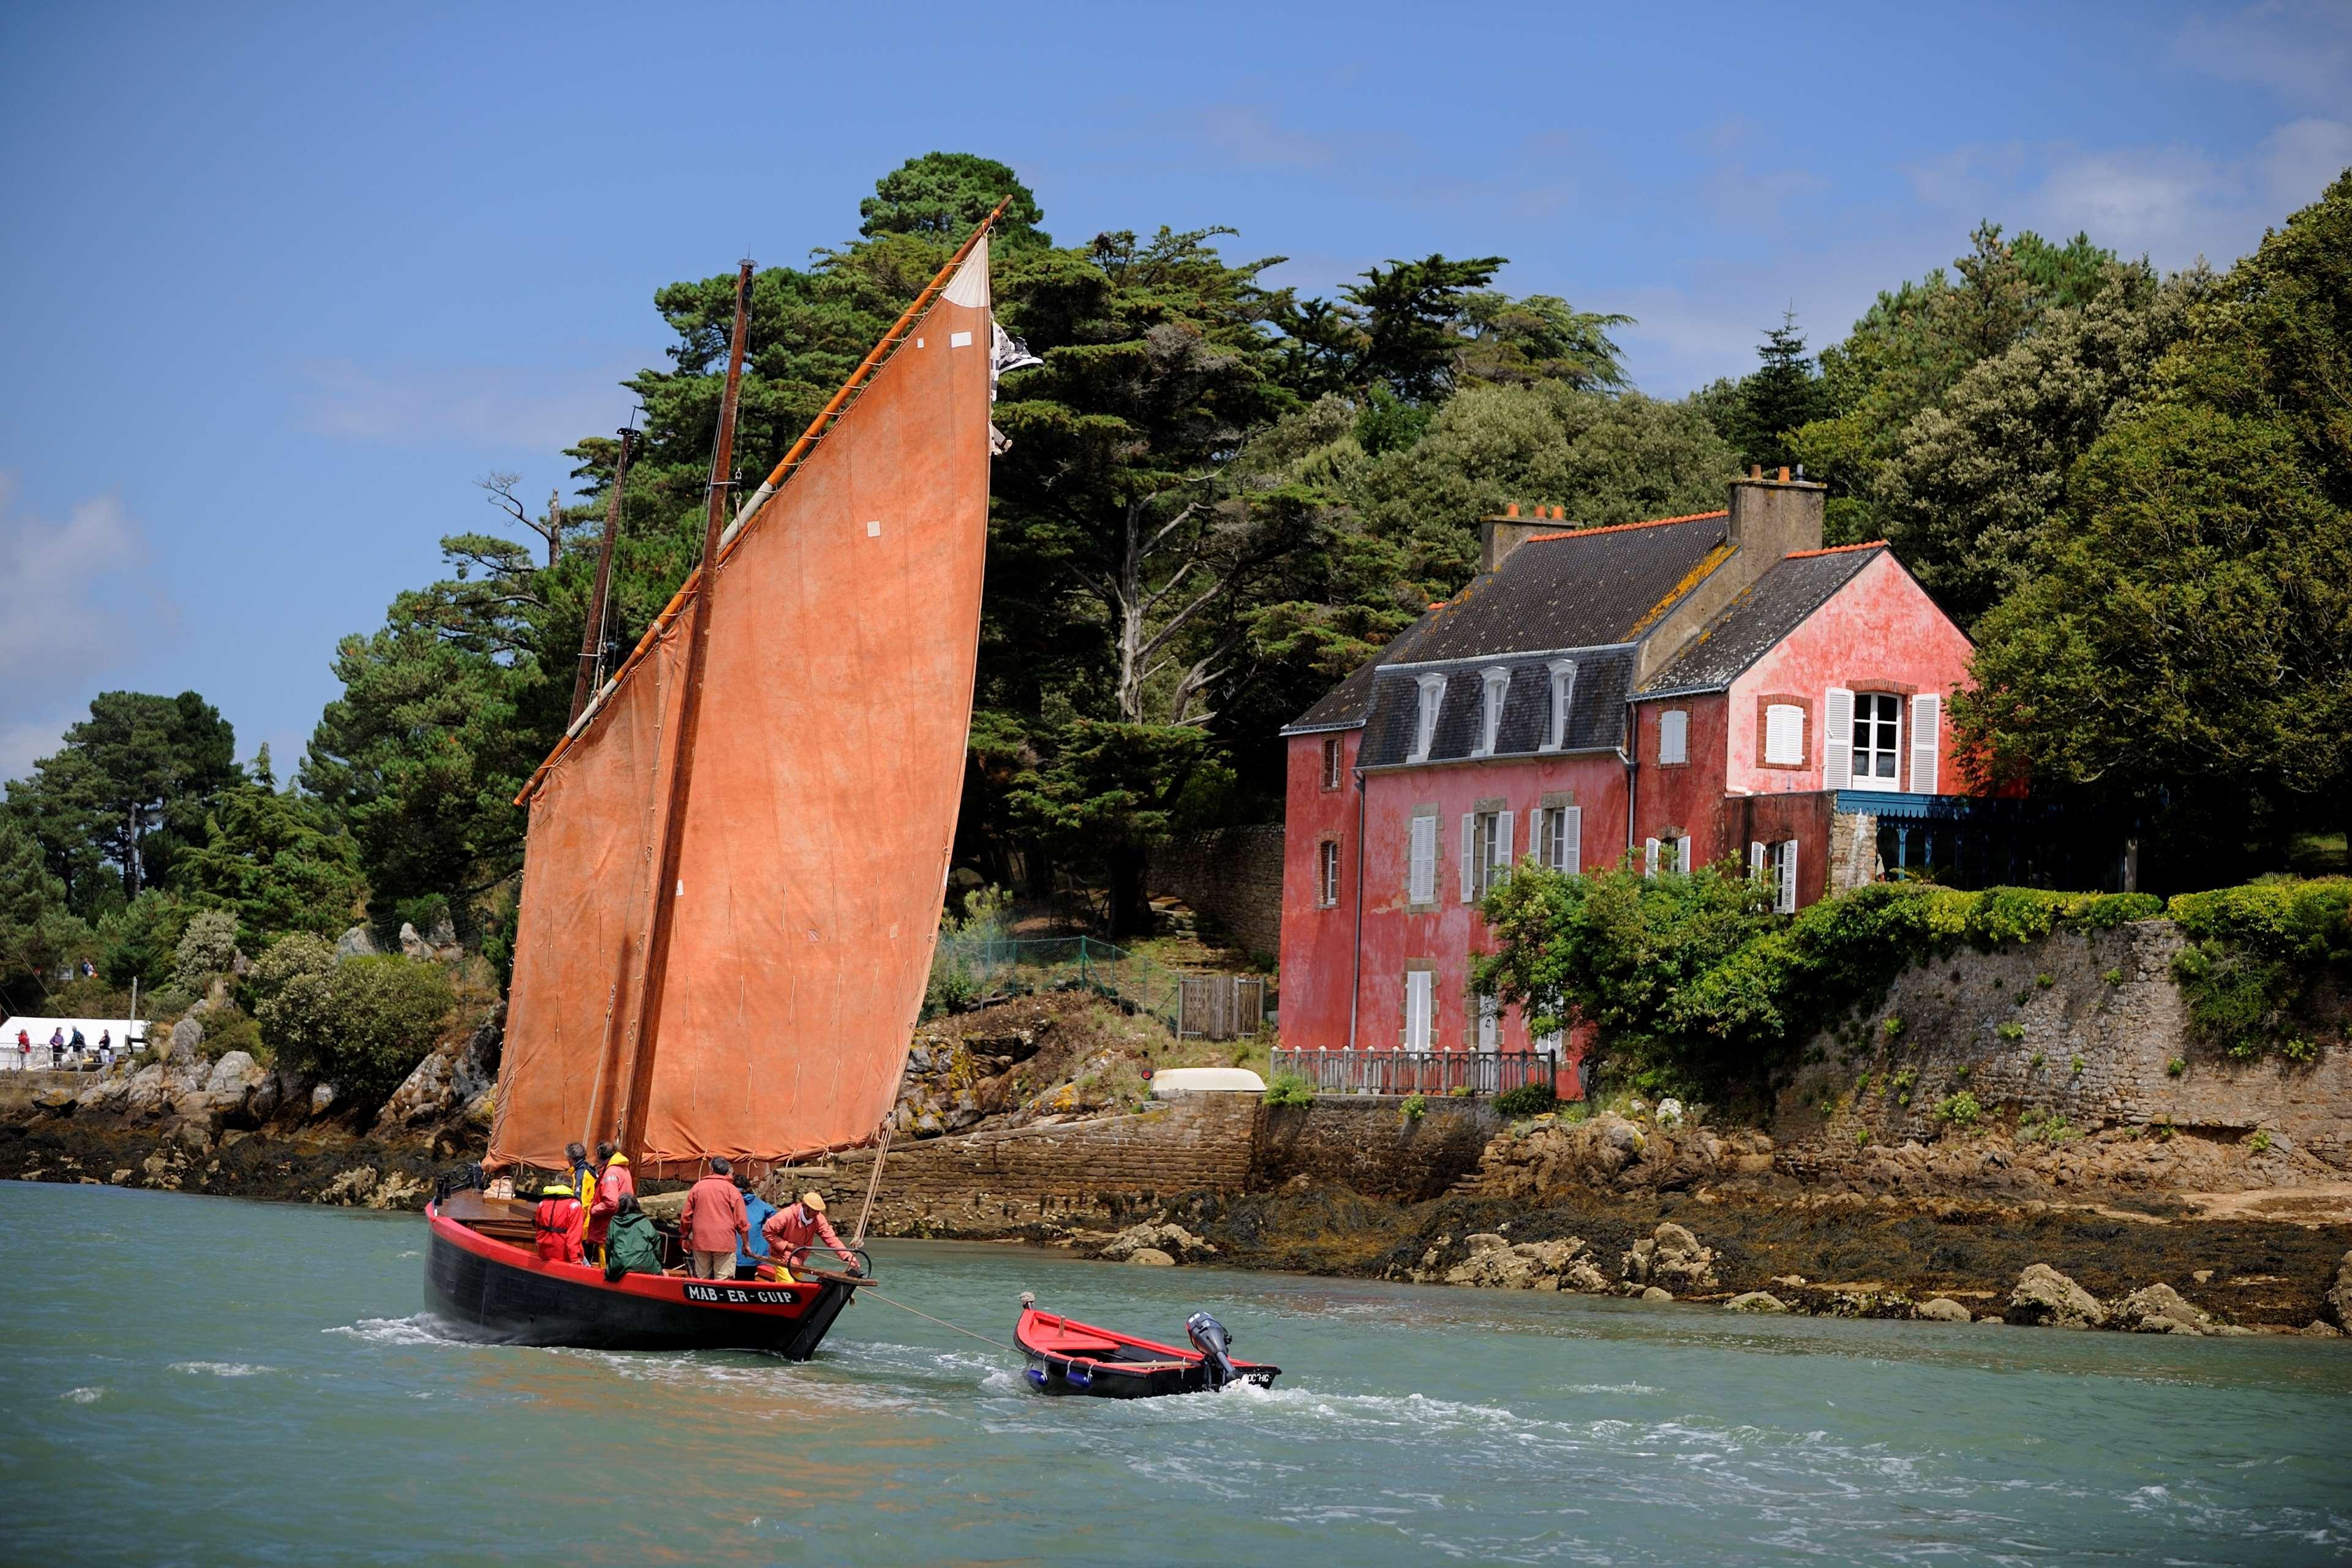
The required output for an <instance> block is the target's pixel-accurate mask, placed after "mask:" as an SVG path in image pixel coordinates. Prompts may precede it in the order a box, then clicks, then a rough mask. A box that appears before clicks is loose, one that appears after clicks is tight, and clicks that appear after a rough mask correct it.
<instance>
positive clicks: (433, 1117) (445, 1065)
mask: <svg viewBox="0 0 2352 1568" xmlns="http://www.w3.org/2000/svg"><path fill="white" fill-rule="evenodd" d="M505 1037H506V1009H505V1008H504V1007H503V1006H501V1007H499V1008H498V1009H497V1010H496V1011H494V1012H493V1013H491V1014H490V1016H488V1017H487V1018H485V1019H483V1020H482V1022H481V1023H480V1024H479V1025H478V1026H476V1027H475V1029H474V1031H473V1033H471V1034H470V1035H468V1036H467V1037H466V1038H464V1039H463V1040H461V1041H458V1042H457V1043H456V1044H454V1045H448V1046H444V1047H441V1048H440V1049H438V1050H436V1051H435V1052H433V1054H432V1055H430V1056H428V1057H426V1058H425V1059H424V1060H423V1061H421V1062H419V1063H417V1064H416V1069H415V1071H414V1072H411V1073H410V1074H409V1075H408V1078H407V1079H406V1081H404V1082H403V1083H402V1084H401V1086H400V1087H399V1088H398V1089H394V1090H393V1092H392V1098H391V1099H390V1100H385V1101H384V1103H383V1110H381V1111H379V1112H378V1113H377V1115H376V1119H375V1131H374V1134H373V1135H374V1136H375V1137H378V1138H395V1137H398V1136H400V1135H401V1134H402V1133H404V1132H409V1131H415V1130H417V1129H420V1128H427V1127H430V1126H432V1125H433V1124H435V1123H436V1122H445V1121H455V1120H459V1119H462V1120H463V1121H464V1123H465V1124H466V1127H467V1130H468V1131H477V1132H486V1131H488V1130H489V1124H490V1107H491V1100H492V1094H493V1091H494V1090H496V1089H497V1088H498V1081H499V1048H500V1046H501V1043H502V1042H503V1041H504V1039H505Z"/></svg>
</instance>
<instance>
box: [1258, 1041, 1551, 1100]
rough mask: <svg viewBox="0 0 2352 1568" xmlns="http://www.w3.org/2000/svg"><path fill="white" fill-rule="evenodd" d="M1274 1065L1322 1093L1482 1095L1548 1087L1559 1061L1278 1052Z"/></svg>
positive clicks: (1521, 1054) (1489, 1055) (1505, 1054)
mask: <svg viewBox="0 0 2352 1568" xmlns="http://www.w3.org/2000/svg"><path fill="white" fill-rule="evenodd" d="M1273 1065H1274V1070H1275V1071H1276V1072H1277V1073H1294V1074H1296V1075H1297V1076H1298V1077H1299V1078H1302V1079H1306V1080H1307V1087H1308V1088H1310V1089H1314V1090H1315V1091H1316V1092H1317V1093H1318V1094H1433V1095H1451V1094H1454V1093H1455V1092H1456V1091H1458V1090H1466V1091H1467V1092H1468V1093H1470V1094H1472V1095H1482V1094H1504V1093H1507V1092H1508V1091H1510V1090H1512V1089H1517V1088H1520V1087H1521V1086H1523V1085H1526V1084H1530V1083H1540V1084H1547V1085H1548V1084H1549V1083H1551V1081H1552V1079H1553V1075H1554V1074H1555V1073H1556V1072H1557V1071H1558V1070H1559V1058H1557V1057H1556V1056H1554V1055H1553V1054H1552V1053H1551V1052H1549V1051H1288V1050H1278V1051H1276V1052H1275V1053H1274V1064H1273Z"/></svg>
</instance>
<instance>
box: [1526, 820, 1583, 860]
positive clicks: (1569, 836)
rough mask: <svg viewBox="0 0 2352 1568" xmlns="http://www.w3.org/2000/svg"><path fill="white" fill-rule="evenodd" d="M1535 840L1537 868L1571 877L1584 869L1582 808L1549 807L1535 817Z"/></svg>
mask: <svg viewBox="0 0 2352 1568" xmlns="http://www.w3.org/2000/svg"><path fill="white" fill-rule="evenodd" d="M1533 837H1534V838H1535V854H1536V861H1537V863H1538V865H1541V866H1544V867H1546V868H1549V869H1551V870H1554V871H1565V872H1567V873H1568V874H1569V875H1570V876H1574V875H1575V874H1576V873H1577V872H1579V871H1581V870H1582V869H1583V868H1584V808H1583V807H1581V806H1575V805H1552V806H1546V807H1545V808H1544V809H1543V810H1541V811H1539V812H1538V813H1536V822H1535V829H1534V833H1533Z"/></svg>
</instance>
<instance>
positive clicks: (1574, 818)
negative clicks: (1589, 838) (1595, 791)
mask: <svg viewBox="0 0 2352 1568" xmlns="http://www.w3.org/2000/svg"><path fill="white" fill-rule="evenodd" d="M1559 868H1560V869H1561V870H1563V871H1566V872H1568V873H1570V875H1571V876H1573V875H1575V874H1577V873H1579V872H1581V871H1582V870H1583V869H1584V808H1583V807H1582V806H1580V805H1566V806H1562V807H1560V816H1559Z"/></svg>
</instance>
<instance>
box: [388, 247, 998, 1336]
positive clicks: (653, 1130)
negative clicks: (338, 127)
mask: <svg viewBox="0 0 2352 1568" xmlns="http://www.w3.org/2000/svg"><path fill="white" fill-rule="evenodd" d="M1002 211H1003V208H1002V207H1001V206H1000V207H999V209H998V212H999V213H1002ZM995 216H996V215H991V216H990V218H989V219H988V220H987V221H985V222H983V223H982V225H981V226H980V227H979V228H978V229H977V230H975V231H974V232H973V234H972V235H971V237H970V238H969V239H967V240H966V241H965V242H964V244H963V245H962V247H960V248H959V249H958V250H957V252H956V254H955V255H954V256H953V257H952V258H950V260H949V261H948V263H947V265H946V266H945V267H943V268H941V269H940V274H939V276H938V277H936V278H934V279H932V280H931V282H930V284H929V287H927V288H926V289H924V290H923V292H922V293H921V294H920V295H919V296H918V297H917V299H916V300H915V302H914V303H913V304H912V305H910V306H909V307H908V310H907V312H906V314H905V315H904V316H902V317H901V318H900V319H899V321H898V324H897V325H896V326H894V327H893V328H892V329H891V330H890V331H888V332H887V333H886V334H885V335H884V337H883V339H882V342H880V343H878V344H877V345H876V347H875V349H874V352H873V353H871V354H869V355H868V356H867V357H866V361H865V363H863V364H861V365H860V366H859V367H858V369H857V372H856V374H853V375H852V376H851V377H850V379H849V381H848V383H847V384H845V385H844V386H843V387H842V389H841V390H840V392H838V393H836V394H835V396H834V398H833V400H832V402H831V403H829V404H828V405H826V407H825V409H824V412H823V413H821V414H820V415H819V416H817V419H816V421H815V423H814V424H813V425H811V426H809V429H808V431H807V432H806V433H805V434H804V435H803V437H801V439H800V440H799V442H797V443H796V444H795V445H794V446H793V449H792V450H791V452H789V453H788V454H786V456H785V458H783V460H782V462H780V463H778V464H777V465H776V468H775V471H774V472H773V473H772V474H770V475H769V477H768V479H767V482H766V483H764V484H762V485H761V487H760V489H758V490H757V491H756V492H755V493H754V494H753V495H752V496H751V498H750V500H747V501H746V502H745V503H744V504H743V506H742V507H741V508H740V510H738V511H737V512H736V514H735V517H734V519H733V521H732V522H731V523H730V524H728V525H727V526H725V527H724V528H722V526H721V525H722V523H725V522H726V510H725V501H726V496H727V479H728V476H729V473H730V458H731V450H730V448H731V443H732V438H733V426H734V423H735V417H734V416H735V410H736V399H737V388H738V384H739V381H740V373H741V366H742V357H743V336H744V320H745V314H744V311H745V296H746V290H747V289H748V286H749V283H750V279H751V263H749V262H748V261H747V262H745V263H744V264H743V267H742V269H741V271H740V273H739V275H738V277H737V279H736V307H735V323H734V333H733V337H732V341H731V343H730V353H729V363H728V374H727V383H726V394H725V397H724V400H723V402H722V404H721V412H720V417H719V442H718V451H717V454H716V457H715V458H714V461H713V464H712V470H711V482H712V489H711V495H710V501H709V515H708V519H707V526H706V532H705V548H704V552H703V559H702V565H701V566H700V568H698V570H697V571H696V573H695V574H693V575H691V576H689V577H688V579H687V582H686V584H685V586H684V587H682V588H680V589H679V590H678V593H677V596H676V597H675V598H674V599H672V600H671V602H670V604H669V605H668V607H667V608H666V609H665V610H664V611H663V612H662V614H661V616H660V617H659V618H658V619H657V620H656V622H655V623H654V626H652V628H651V629H650V630H649V631H648V632H647V633H646V637H645V638H644V640H643V641H641V642H640V643H639V644H638V645H637V647H636V648H635V651H634V652H633V653H632V654H631V655H630V656H629V657H628V658H627V659H626V660H625V661H624V662H623V663H622V665H621V666H620V668H618V670H617V671H616V672H615V673H614V676H613V677H612V679H610V680H608V681H605V682H604V685H603V686H602V688H601V689H599V690H597V692H596V693H595V696H594V698H593V700H591V701H590V702H589V703H588V704H587V706H586V707H585V709H584V710H583V711H582V712H581V713H580V714H579V716H578V718H577V719H576V720H575V721H573V722H572V726H571V728H570V729H569V731H567V732H566V733H565V735H564V737H563V739H562V742H560V743H559V744H558V745H557V746H556V748H555V750H554V752H552V753H551V755H550V756H549V757H548V759H547V761H546V762H545V763H542V764H541V767H540V769H539V771H538V772H537V773H535V774H534V775H533V776H532V777H531V779H530V783H529V784H527V785H526V786H525V787H524V789H523V792H522V794H521V795H520V796H519V797H518V800H517V804H519V805H528V807H529V809H530V835H529V837H528V839H527V841H526V846H525V861H524V866H525V870H524V879H523V893H522V902H521V911H520V929H519V931H518V932H517V937H516V943H515V963H514V978H513V981H512V984H511V985H510V986H509V1002H508V1008H509V1011H508V1024H507V1035H506V1045H505V1054H504V1058H503V1063H502V1066H501V1068H500V1072H499V1088H498V1098H497V1102H496V1104H497V1110H496V1113H495V1119H494V1123H493V1126H492V1128H491V1132H490V1150H489V1157H488V1160H487V1161H486V1162H485V1164H486V1165H487V1166H488V1167H489V1168H490V1169H493V1170H496V1169H500V1168H504V1167H516V1166H522V1167H538V1168H541V1169H547V1170H560V1169H562V1167H563V1165H564V1163H565V1162H564V1158H563V1150H564V1145H565V1144H566V1143H568V1142H573V1141H575V1140H576V1141H578V1142H583V1143H588V1144H593V1143H594V1142H596V1141H597V1140H600V1139H611V1140H613V1141H614V1142H616V1143H618V1145H619V1146H620V1148H621V1149H622V1150H623V1151H624V1152H626V1153H627V1154H628V1155H629V1156H630V1158H631V1160H632V1161H633V1162H634V1164H635V1170H636V1172H637V1173H638V1175H639V1176H640V1177H641V1178H642V1177H645V1176H648V1175H691V1174H696V1173H700V1172H701V1171H703V1170H705V1169H707V1168H708V1167H707V1163H708V1162H709V1159H710V1158H711V1157H713V1156H718V1155H723V1156H725V1157H726V1158H727V1159H728V1160H729V1161H730V1162H731V1163H734V1164H735V1165H736V1166H737V1167H738V1168H739V1169H740V1168H744V1167H746V1166H748V1167H750V1168H751V1169H752V1170H754V1171H760V1170H765V1169H772V1167H774V1166H776V1165H778V1164H782V1163H790V1162H792V1161H795V1160H799V1159H803V1158H806V1157H809V1156H812V1155H815V1154H819V1153H823V1152H828V1151H834V1150H839V1149H844V1148H848V1147H854V1146H856V1145H858V1144H862V1143H865V1142H870V1141H871V1140H872V1139H874V1138H875V1137H876V1136H877V1134H878V1132H879V1131H880V1129H881V1126H882V1121H883V1118H884V1116H885V1115H886V1114H887V1111H888V1110H889V1109H890V1107H891V1104H892V1101H893V1100H894V1099H895V1096H896V1093H897V1086H898V1079H899V1075H900V1073H901V1072H902V1070H903V1069H904V1067H905V1063H906V1053H907V1047H908V1040H909V1038H910V1037H911V1034H912V1030H913V1026H914V1024H915V1021H916V1017H917V1015H918V1013H919V1009H920V1007H921V1004H922V994H923V987H924V983H925V977H926V975H927V973H928V972H929V964H930V957H931V947H932V943H933V942H934V940H935V938H936V935H937V932H938V926H939V921H938V911H939V908H940V898H941V895H942V892H943V890H944V887H945V882H946V878H947V872H948V857H949V852H950V845H951V841H952V839H953V837H954V832H955V818H956V806H957V803H958V799H959V795H960V794H961V781H962V768H963V754H964V744H965V732H966V730H967V728H968V727H969V724H970V721H971V689H972V670H973V662H974V659H975V657H976V653H977V647H978V641H979V633H980V594H981V574H982V564H983V562H984V558H985V554H986V543H987V517H988V470H989V458H990V456H991V450H992V437H993V431H992V426H991V425H990V423H989V404H990V401H991V398H992V392H993V386H994V372H995V368H996V365H997V356H998V353H999V350H998V344H999V342H1000V341H1003V342H1008V343H1009V342H1010V340H1001V335H1000V334H999V333H998V332H997V331H996V330H995V327H994V323H993V321H992V315H991V311H990V299H989V273H988V230H989V227H990V226H991V225H992V223H993V222H994V221H995ZM1018 363H1034V361H1026V360H1023V361H1020V362H1018ZM609 540H610V530H609V529H608V531H607V548H608V549H609ZM604 575H605V574H604V573H603V572H600V574H599V587H600V594H601V589H602V584H603V582H604ZM595 618H596V617H595V616H593V615H592V620H591V625H592V627H593V625H594V624H595ZM427 1214H428V1215H429V1218H430V1223H431V1227H432V1238H431V1246H430V1250H429V1254H428V1256H427V1258H426V1262H425V1294H426V1298H427V1300H428V1301H429V1303H430V1305H431V1306H432V1307H433V1308H435V1309H436V1310H437V1311H439V1312H441V1313H443V1314H445V1315H446V1316H449V1317H452V1318H456V1319H457V1320H460V1321H463V1322H465V1323H467V1324H470V1325H472V1326H473V1327H474V1328H475V1329H477V1330H479V1331H488V1333H489V1334H490V1335H491V1336H493V1337H496V1338H499V1339H502V1340H508V1341H512V1342H526V1343H540V1344H591V1345H604V1346H639V1347H674V1346H689V1345H740V1346H753V1347H758V1348H764V1349H772V1350H776V1351H780V1352H783V1353H784V1354H787V1355H790V1356H793V1357H805V1356H807V1355H809V1354H810V1353H811V1352H814V1350H815V1348H816V1345H817V1342H819V1341H820V1340H821V1339H823V1337H824V1333H825V1331H826V1330H827V1329H828V1328H830V1327H831V1326H832V1323H833V1321H834V1319H835V1316H837V1315H838V1314H839V1312H840V1311H841V1310H842V1308H843V1307H844V1306H845V1305H846V1304H847V1302H848V1300H849V1299H850V1297H851V1295H852V1294H853V1292H854V1291H855V1290H856V1289H857V1287H858V1286H859V1285H860V1284H862V1283H863V1282H864V1279H863V1277H862V1276H858V1275H852V1274H831V1273H823V1272H819V1271H814V1270H810V1269H807V1268H801V1269H799V1270H798V1272H799V1274H800V1276H801V1278H800V1279H797V1280H793V1281H787V1282H780V1283H776V1284H766V1283H751V1282H737V1283H712V1282H709V1281H702V1280H690V1279H683V1278H680V1277H677V1276H675V1275H659V1276H656V1275H650V1274H630V1275H625V1276H623V1277H622V1278H621V1279H618V1280H616V1281H612V1282H608V1281H607V1280H606V1279H605V1278H604V1273H603V1271H602V1270H601V1269H597V1268H586V1267H583V1266H580V1265H575V1264H569V1263H562V1262H550V1261H546V1260H543V1259H541V1258H539V1257H538V1256H537V1255H536V1252H535V1251H534V1249H533V1247H531V1245H530V1215H529V1212H528V1209H527V1207H526V1206H525V1205H521V1204H518V1203H514V1202H512V1201H500V1200H498V1199H494V1198H490V1197H487V1196H485V1195H484V1194H481V1193H480V1192H478V1191H471V1190H469V1191H462V1192H457V1193H448V1192H445V1193H442V1194H438V1195H437V1196H436V1202H435V1204H434V1205H432V1206H431V1207H430V1208H429V1209H428V1210H427ZM518 1226H520V1230H519V1229H518ZM518 1242H520V1245H518Z"/></svg>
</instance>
